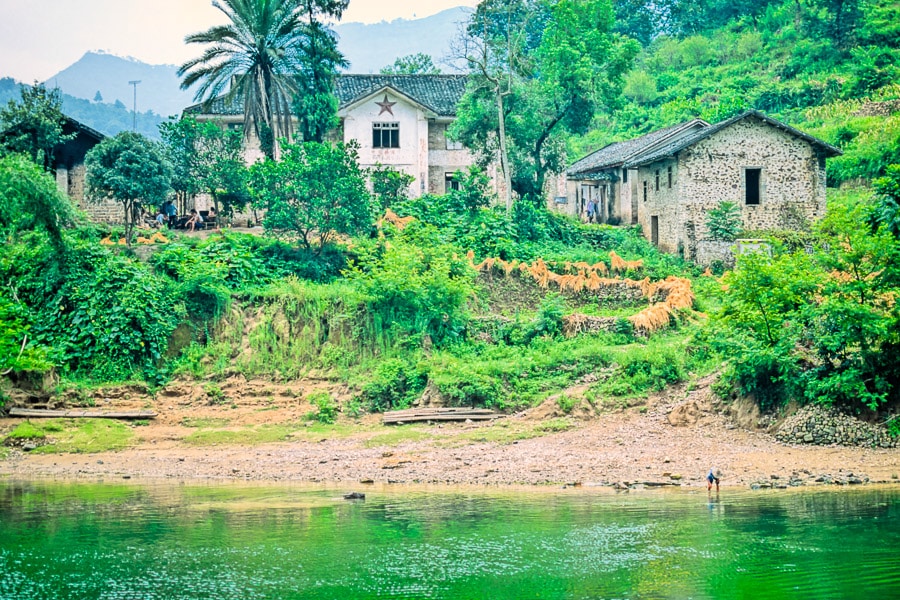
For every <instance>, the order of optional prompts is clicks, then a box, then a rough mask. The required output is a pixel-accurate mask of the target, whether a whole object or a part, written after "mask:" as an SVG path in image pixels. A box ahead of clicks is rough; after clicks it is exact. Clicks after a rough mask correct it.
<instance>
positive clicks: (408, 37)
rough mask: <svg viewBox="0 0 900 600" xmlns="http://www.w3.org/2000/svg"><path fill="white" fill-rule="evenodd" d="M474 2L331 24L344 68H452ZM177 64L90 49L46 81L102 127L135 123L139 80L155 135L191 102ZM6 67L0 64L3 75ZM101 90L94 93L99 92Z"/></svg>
mask: <svg viewBox="0 0 900 600" xmlns="http://www.w3.org/2000/svg"><path fill="white" fill-rule="evenodd" d="M471 13H472V9H470V8H466V7H457V8H451V9H448V10H445V11H443V12H440V13H438V14H436V15H432V16H430V17H425V18H423V19H411V20H408V19H395V20H393V21H390V22H388V21H382V22H381V23H375V24H371V25H366V24H363V23H341V24H338V25H337V26H336V27H335V33H336V34H337V36H338V39H339V48H340V50H341V52H343V53H344V55H345V56H346V57H347V60H348V61H349V62H350V68H349V69H348V70H347V72H348V73H377V72H378V71H379V70H381V68H382V67H386V66H388V65H391V64H393V62H394V60H396V59H397V58H399V57H401V56H406V55H409V54H416V53H418V52H422V53H424V54H428V55H430V56H431V57H432V58H433V59H434V62H435V64H436V65H438V66H439V67H440V68H441V69H442V70H443V71H444V72H453V69H452V67H450V66H449V65H448V64H446V63H445V62H444V61H443V59H444V58H445V57H446V56H447V54H448V53H449V51H450V45H451V42H452V40H454V39H455V38H456V37H457V35H458V31H459V24H460V23H461V22H464V21H465V20H466V19H467V18H468V17H469V15H470V14H471ZM197 50H198V52H199V51H200V49H199V47H198V49H197ZM177 70H178V67H177V66H175V65H150V64H147V63H144V62H141V61H139V60H137V59H134V58H122V57H120V56H115V55H113V54H107V53H104V52H87V53H86V54H85V55H84V56H82V57H81V58H80V59H78V60H77V61H76V62H75V63H73V64H72V65H71V66H69V67H67V68H66V69H63V70H62V71H60V72H59V73H57V74H56V75H54V76H53V77H50V78H49V79H48V80H47V81H46V82H45V84H46V85H47V87H48V88H58V89H59V90H60V91H61V92H62V103H63V111H64V112H65V113H66V114H67V115H69V116H71V117H72V118H74V119H76V120H78V121H81V122H82V123H84V124H85V125H88V126H89V127H92V128H94V129H96V130H98V131H100V132H102V133H104V134H107V135H115V134H116V133H118V132H119V131H123V130H128V129H131V127H132V112H131V110H132V106H133V104H134V92H135V90H134V88H133V86H131V85H130V84H129V83H128V82H129V81H140V82H141V83H139V84H138V85H137V110H138V118H137V130H138V131H140V132H141V133H144V134H145V135H148V136H150V137H153V138H157V139H158V138H159V133H158V132H157V130H156V128H157V126H158V125H159V123H160V122H162V121H163V120H164V117H166V116H170V115H175V116H180V115H181V111H182V110H183V109H184V108H185V107H187V106H190V105H192V104H194V91H193V90H189V91H183V90H181V88H180V85H181V80H180V79H179V77H178V75H177V74H176V72H177ZM2 76H3V73H2V72H0V77H2ZM18 85H19V84H17V83H15V82H13V81H12V80H11V79H3V80H0V102H2V103H3V104H5V103H6V101H7V100H9V99H10V98H19V92H18ZM98 93H99V96H98Z"/></svg>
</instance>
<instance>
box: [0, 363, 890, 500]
mask: <svg viewBox="0 0 900 600" xmlns="http://www.w3.org/2000/svg"><path fill="white" fill-rule="evenodd" d="M232 383H233V384H234V385H231V384H229V383H228V382H226V383H225V384H223V385H222V386H221V387H222V390H223V392H224V393H225V394H226V397H227V400H226V402H231V403H230V404H227V405H222V404H216V405H211V404H210V403H209V401H208V400H207V399H206V397H205V392H204V391H203V387H202V386H199V385H195V384H177V385H174V386H170V388H168V389H167V390H165V391H164V393H163V394H161V395H160V396H158V397H157V398H156V399H155V400H149V399H147V398H139V397H133V396H129V395H128V394H127V393H122V396H121V397H119V398H115V397H113V398H106V399H103V400H101V401H100V402H99V404H100V406H99V407H100V408H110V409H112V408H116V409H125V408H148V407H150V408H155V409H156V410H157V411H158V412H159V413H160V417H159V418H158V419H155V420H153V421H152V422H151V423H150V424H149V425H147V426H143V427H136V428H135V432H136V436H137V444H136V445H135V446H133V447H131V448H129V449H126V450H122V451H117V452H104V453H100V454H90V455H86V454H82V455H79V454H67V455H58V454H57V455H47V454H29V453H25V452H22V451H19V450H13V451H11V452H10V453H9V455H8V456H7V458H6V459H5V460H0V477H11V478H22V477H53V478H87V479H98V478H104V479H109V478H119V479H121V478H130V479H145V478H146V479H177V480H191V479H235V480H271V481H276V480H288V481H307V482H339V483H344V484H351V483H365V482H378V483H439V484H440V483H444V484H484V485H502V484H526V485H549V484H555V485H562V484H582V485H614V484H620V485H621V484H622V482H625V483H626V484H632V485H633V484H634V483H635V482H638V483H640V482H650V483H653V484H661V483H665V484H679V485H683V486H701V485H704V483H705V482H704V480H703V477H704V476H705V474H706V472H707V470H708V469H709V468H710V467H716V468H718V469H721V470H722V471H723V473H724V478H723V481H722V484H723V486H724V487H729V486H744V487H745V486H748V485H751V484H758V483H760V482H764V483H765V484H768V485H773V486H779V485H782V486H784V485H815V484H816V483H820V482H817V481H816V480H817V479H825V480H826V481H828V480H835V481H842V480H843V481H845V482H846V481H851V482H854V481H856V480H857V479H859V480H862V481H866V480H868V481H869V482H873V483H874V482H896V479H894V478H895V477H896V475H897V473H898V472H900V450H897V449H893V450H881V449H864V448H846V447H817V446H802V447H801V446H785V445H783V444H780V443H778V442H777V441H775V439H774V438H773V437H772V436H771V435H769V434H766V433H762V432H753V431H747V430H744V429H741V428H738V427H736V426H735V425H734V424H733V422H732V420H731V419H730V418H729V417H726V416H723V415H722V414H720V413H719V412H717V410H716V407H715V406H714V404H713V403H712V401H711V400H710V395H709V392H708V389H707V388H704V387H701V388H699V389H697V390H694V391H691V392H686V391H684V390H674V391H669V392H668V393H667V395H665V396H660V397H655V398H651V399H650V400H649V401H648V402H647V403H646V405H644V406H642V407H636V408H632V409H628V410H625V411H619V412H605V413H602V414H601V415H599V416H593V417H592V418H590V419H587V420H579V419H573V420H572V423H574V425H573V426H572V427H571V428H570V429H568V430H565V431H559V432H549V433H547V432H542V431H540V430H541V428H542V427H543V428H546V427H547V424H548V423H549V424H550V425H556V426H557V427H558V428H561V427H559V426H560V424H562V423H565V421H564V420H562V419H560V418H559V417H558V416H557V415H555V414H554V413H555V412H556V405H555V403H553V402H552V401H551V402H548V403H545V404H544V405H542V406H541V407H537V408H535V409H532V410H531V411H527V412H525V413H520V414H517V415H511V416H508V417H505V418H502V419H498V420H497V421H494V422H493V423H487V424H485V423H445V424H442V425H425V424H423V425H408V426H404V427H402V428H396V427H383V426H381V425H379V424H378V418H377V417H376V416H370V417H367V418H365V419H363V420H362V421H359V422H355V423H354V424H353V425H352V426H347V425H342V426H340V427H338V428H336V429H334V430H333V431H330V432H325V433H319V432H318V430H317V429H316V428H314V427H313V428H309V427H304V426H303V425H302V424H300V423H301V420H302V418H303V416H304V415H305V414H306V413H308V412H309V410H310V405H309V404H308V403H306V402H304V401H302V400H301V399H300V398H302V397H304V395H305V394H307V393H308V392H309V391H310V390H314V389H317V387H321V386H323V385H324V384H323V383H322V382H316V381H307V382H303V383H302V384H292V385H291V386H274V385H272V384H266V383H262V382H256V383H254V382H243V383H238V382H232ZM686 406H687V407H689V408H690V410H687V411H685V410H683V409H684V407H686ZM673 408H677V409H678V410H676V411H675V414H676V415H679V416H680V418H678V419H673V418H671V417H670V415H672V412H673ZM686 414H687V415H688V417H687V418H685V415H686ZM548 419H549V420H548ZM672 421H675V422H677V423H679V426H675V425H673V424H672ZM17 422H18V421H17V420H14V419H5V420H2V421H0V433H3V432H5V431H8V430H9V429H11V428H12V427H13V426H14V425H15V424H16V423H17ZM202 422H206V423H209V424H213V425H216V426H218V427H219V428H220V429H224V430H228V431H240V430H247V429H248V428H251V429H252V428H260V427H266V426H268V427H277V426H279V425H285V424H288V423H290V424H293V426H294V428H296V429H297V431H296V433H294V434H291V437H290V438H289V440H288V441H283V442H277V443H265V444H252V445H243V446H229V445H203V446H197V445H193V444H190V443H186V442H185V438H186V437H188V436H189V435H190V434H192V433H194V432H196V431H198V429H197V427H196V424H197V423H202ZM535 436H537V437H535ZM518 438H521V439H518Z"/></svg>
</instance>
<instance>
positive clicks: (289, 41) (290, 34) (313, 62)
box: [178, 0, 347, 158]
mask: <svg viewBox="0 0 900 600" xmlns="http://www.w3.org/2000/svg"><path fill="white" fill-rule="evenodd" d="M213 6H215V7H216V8H218V9H219V10H221V11H222V12H223V13H224V14H225V16H226V17H228V21H229V22H228V23H227V24H225V25H219V26H215V27H212V28H210V29H209V30H207V31H205V32H201V33H195V34H192V35H189V36H187V37H186V38H185V42H186V43H189V44H210V45H211V46H210V47H209V48H207V49H206V51H205V52H204V53H203V55H202V56H200V57H198V58H195V59H193V60H189V61H188V62H186V63H184V64H183V65H181V67H180V68H179V70H178V74H179V76H184V81H183V82H182V84H181V87H182V89H188V88H189V87H191V86H192V85H194V84H195V83H199V84H200V86H199V87H198V88H197V93H196V97H197V99H198V100H200V99H208V98H214V97H217V96H219V95H221V94H223V92H225V90H226V88H229V86H230V88H229V89H228V93H227V94H226V101H232V100H234V99H238V100H240V101H241V102H242V103H243V105H244V133H245V136H246V135H249V133H250V132H253V133H254V134H256V136H257V138H258V139H259V140H260V144H261V147H262V151H263V152H264V153H265V154H266V156H268V157H269V158H273V157H274V156H275V140H276V139H279V138H281V137H287V138H290V136H291V133H292V130H293V126H292V121H291V115H292V110H293V108H295V107H300V108H301V109H303V110H310V111H312V113H313V117H312V121H314V122H315V123H316V124H317V125H315V126H313V127H311V129H313V130H317V129H318V128H320V126H319V125H318V123H321V122H322V121H323V115H322V114H321V109H322V107H321V106H320V102H318V101H316V102H312V103H311V104H307V103H306V101H304V100H302V99H301V100H300V101H299V104H298V101H297V100H296V96H297V95H298V94H299V93H300V92H301V88H300V86H299V85H298V77H297V76H300V77H299V79H303V80H307V79H309V76H312V78H313V82H312V84H311V85H312V88H311V89H304V90H302V91H303V92H304V97H307V96H309V95H310V94H313V95H314V96H315V97H316V98H319V100H321V99H322V96H321V95H320V94H321V93H324V91H326V90H328V89H329V88H328V84H327V82H326V81H323V80H322V77H325V76H327V75H328V71H329V69H330V70H331V76H332V77H333V70H334V68H335V67H336V66H339V65H340V64H342V63H341V62H340V60H336V59H337V58H338V57H340V54H339V53H338V52H337V49H336V40H335V38H334V36H333V35H324V33H325V32H326V31H327V30H326V29H325V28H324V26H323V25H322V24H321V22H320V20H319V19H320V18H322V17H325V18H329V17H333V18H340V16H341V14H342V13H343V10H344V9H345V8H346V6H347V0H221V2H214V3H213ZM304 19H305V20H304Z"/></svg>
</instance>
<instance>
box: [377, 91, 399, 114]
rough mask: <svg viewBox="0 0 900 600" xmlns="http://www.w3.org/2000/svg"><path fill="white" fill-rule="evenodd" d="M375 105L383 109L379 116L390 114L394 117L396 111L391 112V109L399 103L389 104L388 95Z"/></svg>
mask: <svg viewBox="0 0 900 600" xmlns="http://www.w3.org/2000/svg"><path fill="white" fill-rule="evenodd" d="M375 104H377V105H378V106H380V107H381V112H379V113H378V114H379V115H381V114H384V113H388V114H389V115H391V116H392V117H393V116H394V111H392V110H391V107H392V106H393V105H395V104H397V103H396V102H388V97H387V94H385V95H384V100H383V101H381V102H376V103H375Z"/></svg>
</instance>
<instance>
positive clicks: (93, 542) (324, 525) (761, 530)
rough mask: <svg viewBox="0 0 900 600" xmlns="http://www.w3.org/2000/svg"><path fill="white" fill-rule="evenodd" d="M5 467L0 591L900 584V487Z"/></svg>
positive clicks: (198, 594) (818, 593) (858, 590)
mask: <svg viewBox="0 0 900 600" xmlns="http://www.w3.org/2000/svg"><path fill="white" fill-rule="evenodd" d="M362 487H363V486H360V491H365V492H366V494H367V497H366V499H365V500H355V501H348V500H344V499H343V498H342V497H341V495H342V494H343V493H344V492H346V491H349V490H347V489H342V488H333V487H332V488H328V487H312V486H308V485H306V486H296V487H295V486H284V485H261V486H248V485H225V484H209V485H203V484H186V485H177V484H168V483H167V484H154V485H137V484H134V485H122V484H118V483H116V484H111V483H99V484H86V483H50V482H34V481H31V482H15V481H0V598H2V599H8V598H17V599H18V598H21V599H28V600H37V599H43V598H85V599H87V598H90V599H113V598H115V599H126V598H127V599H156V598H160V599H177V598H204V599H205V598H209V599H236V600H237V599H240V600H244V599H256V598H267V599H269V598H270V599H291V598H317V599H319V598H321V599H331V598H334V599H341V600H345V599H358V598H463V599H477V598H485V599H513V598H515V599H519V598H522V599H525V598H560V599H562V598H567V599H568V598H575V599H582V598H584V599H587V598H866V599H880V598H900V488H897V487H879V488H875V487H872V488H864V489H853V490H839V491H834V490H830V489H829V490H825V489H807V490H797V491H794V490H791V491H783V490H778V491H758V492H750V491H743V490H730V489H729V490H723V491H722V493H721V494H719V495H718V496H717V495H716V494H715V493H713V494H712V495H707V493H706V491H705V490H702V491H692V492H690V491H683V490H678V491H643V492H637V493H635V492H632V493H624V494H615V493H611V492H609V491H607V490H606V489H599V488H574V489H573V488H570V489H566V490H563V489H553V490H547V489H544V490H537V491H535V490H518V489H499V490H498V489H489V490H484V489H474V488H473V489H459V488H439V487H436V488H406V487H389V486H385V487H373V486H365V487H366V489H365V490H362V489H361V488H362Z"/></svg>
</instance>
